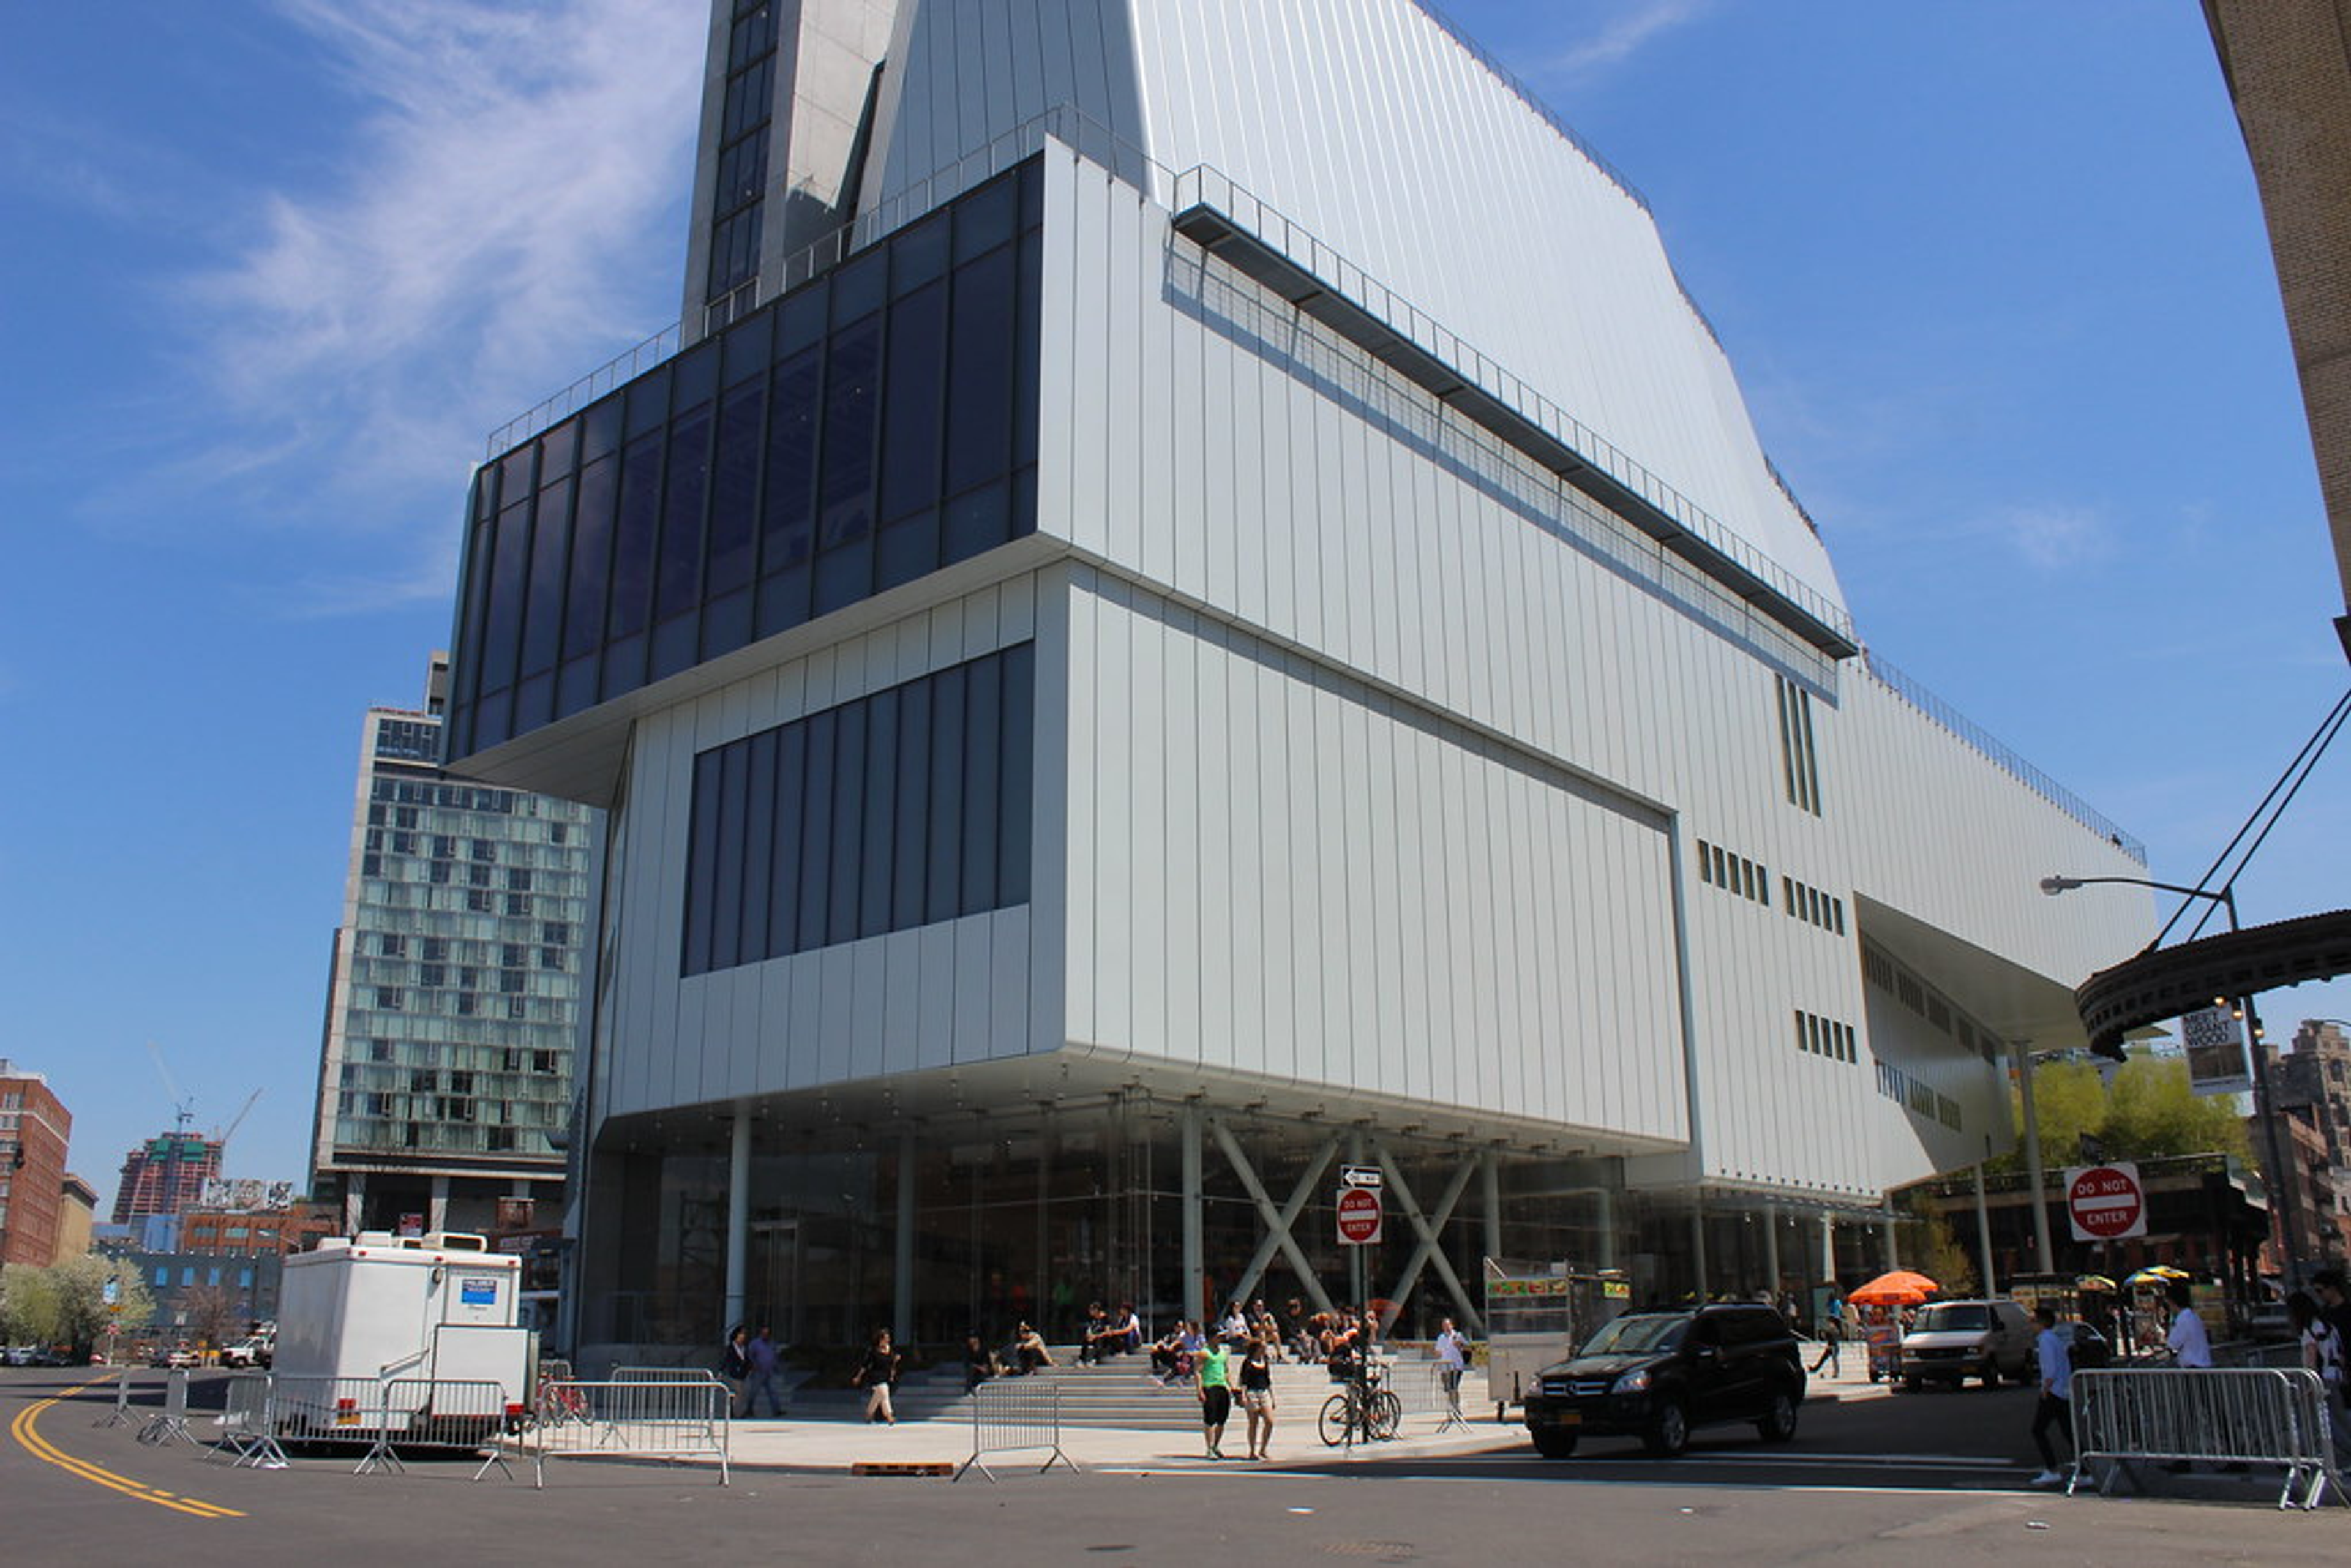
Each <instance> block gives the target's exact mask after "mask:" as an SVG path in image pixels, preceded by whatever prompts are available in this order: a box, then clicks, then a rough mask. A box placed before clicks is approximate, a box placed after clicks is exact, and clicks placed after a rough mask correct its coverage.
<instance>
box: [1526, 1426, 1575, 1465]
mask: <svg viewBox="0 0 2351 1568" xmlns="http://www.w3.org/2000/svg"><path fill="white" fill-rule="evenodd" d="M1535 1452H1536V1453H1538V1454H1541V1456H1542V1457H1543V1458H1546V1459H1567V1458H1574V1457H1575V1434H1574V1433H1573V1432H1537V1433H1536V1434H1535Z"/></svg>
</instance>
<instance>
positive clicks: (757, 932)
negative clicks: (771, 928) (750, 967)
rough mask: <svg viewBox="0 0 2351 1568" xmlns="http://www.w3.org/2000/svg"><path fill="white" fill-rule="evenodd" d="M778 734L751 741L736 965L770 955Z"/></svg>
mask: <svg viewBox="0 0 2351 1568" xmlns="http://www.w3.org/2000/svg"><path fill="white" fill-rule="evenodd" d="M778 738H780V737H778V734H777V732H776V731H774V730H772V729H770V730H765V731H762V732H761V733H759V734H758V735H755V736H753V737H751V740H750V747H749V749H750V754H751V756H750V764H749V769H748V771H747V774H746V776H745V779H744V784H743V799H744V818H745V821H744V825H743V868H744V869H743V879H744V880H743V896H742V904H743V938H742V944H741V956H740V957H739V958H737V960H736V961H737V963H742V964H750V963H756V962H758V960H759V959H761V958H764V957H766V956H768V951H769V949H768V866H769V865H770V864H771V863H773V862H774V860H775V855H776V813H775V809H774V807H773V805H772V804H771V802H773V801H774V800H775V798H776V742H777V741H778Z"/></svg>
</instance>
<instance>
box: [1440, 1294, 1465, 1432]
mask: <svg viewBox="0 0 2351 1568" xmlns="http://www.w3.org/2000/svg"><path fill="white" fill-rule="evenodd" d="M1468 1369H1469V1340H1468V1336H1467V1335H1466V1334H1464V1333H1462V1332H1461V1331H1460V1330H1459V1329H1458V1328H1456V1327H1454V1326H1453V1320H1452V1319H1451V1318H1443V1319H1440V1320H1438V1322H1437V1376H1438V1378H1439V1379H1440V1380H1441V1381H1442V1382H1443V1384H1444V1385H1445V1408H1446V1410H1447V1412H1448V1413H1450V1414H1451V1415H1454V1416H1459V1415H1460V1414H1461V1375H1462V1374H1463V1373H1464V1372H1467V1371H1468Z"/></svg>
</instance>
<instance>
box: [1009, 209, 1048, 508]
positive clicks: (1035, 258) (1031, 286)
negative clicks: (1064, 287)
mask: <svg viewBox="0 0 2351 1568" xmlns="http://www.w3.org/2000/svg"><path fill="white" fill-rule="evenodd" d="M1044 268H1045V245H1044V241H1043V240H1042V239H1041V238H1040V237H1039V236H1038V235H1033V234H1032V235H1025V236H1023V238H1022V239H1021V241H1020V287H1019V294H1020V321H1019V329H1017V330H1016V331H1015V332H1014V334H1013V340H1012V357H1013V361H1014V386H1013V395H1012V465H1013V466H1014V467H1016V468H1019V467H1023V466H1026V465H1029V464H1031V463H1034V462H1036V461H1037V382H1038V373H1039V371H1038V354H1039V352H1040V344H1041V342H1042V337H1041V334H1040V329H1039V325H1038V317H1039V314H1040V302H1041V301H1042V299H1043V298H1044V287H1045V285H1044ZM1023 531H1024V532H1025V531H1026V530H1023Z"/></svg>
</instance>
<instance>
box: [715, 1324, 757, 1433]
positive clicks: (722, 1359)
mask: <svg viewBox="0 0 2351 1568" xmlns="http://www.w3.org/2000/svg"><path fill="white" fill-rule="evenodd" d="M718 1380H719V1381H720V1382H721V1383H724V1384H725V1385H726V1413H727V1414H728V1415H729V1416H740V1415H742V1414H743V1391H744V1389H746V1388H747V1387H748V1386H749V1385H750V1382H751V1331H750V1330H749V1329H747V1328H745V1327H744V1326H743V1325H742V1324H741V1323H737V1324H736V1325H735V1326H734V1327H733V1328H731V1329H728V1330H727V1331H726V1348H725V1349H723V1350H721V1351H720V1352H719V1353H718Z"/></svg>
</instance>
